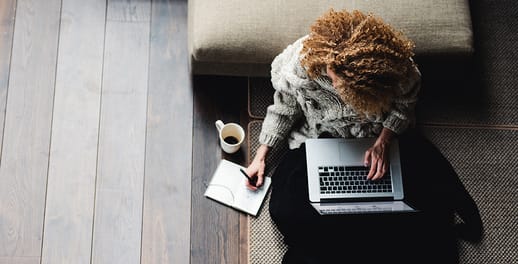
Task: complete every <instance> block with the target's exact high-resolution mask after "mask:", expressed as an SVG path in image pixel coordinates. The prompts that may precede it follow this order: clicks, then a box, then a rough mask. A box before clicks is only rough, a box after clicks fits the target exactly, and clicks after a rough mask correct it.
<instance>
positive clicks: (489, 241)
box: [249, 121, 518, 264]
mask: <svg viewBox="0 0 518 264" xmlns="http://www.w3.org/2000/svg"><path fill="white" fill-rule="evenodd" d="M260 128H261V121H252V122H251V123H250V124H249V134H250V139H249V140H250V143H251V145H250V146H251V148H250V151H251V153H250V154H251V155H254V153H255V150H256V149H257V147H258V144H257V143H255V144H254V143H253V142H257V139H258V135H259V132H260ZM423 131H425V132H424V133H425V135H426V136H427V138H429V139H430V140H431V141H432V142H433V143H434V144H435V145H436V146H437V147H438V148H439V149H440V150H441V151H442V152H443V154H444V155H445V157H446V158H448V160H450V162H451V163H452V165H453V166H454V168H455V169H456V171H457V173H458V174H459V178H460V179H461V181H462V182H463V183H464V185H465V186H466V189H467V190H468V192H469V193H470V194H471V195H472V197H473V199H474V200H475V201H476V203H477V205H478V206H479V209H480V213H481V215H482V221H483V223H484V228H485V234H484V238H483V240H482V241H481V242H480V243H475V244H473V243H468V242H465V241H460V245H459V254H460V260H461V261H460V263H473V264H475V263H495V264H496V263H502V264H504V263H516V261H518V221H517V220H518V207H516V204H517V202H518V178H517V177H516V175H518V166H517V164H518V156H517V155H510V154H511V153H517V152H518V145H517V144H512V143H513V142H518V131H515V130H494V129H474V128H444V127H424V128H423ZM510 143H511V144H510ZM284 151H286V148H283V149H278V150H276V151H275V152H274V153H272V155H271V156H270V158H269V160H268V162H267V164H270V167H269V170H268V171H269V174H270V175H271V172H272V171H273V168H274V167H275V166H276V164H277V163H278V162H279V160H280V158H281V157H282V153H283V152H284ZM249 220H250V221H249V223H250V234H249V242H250V263H252V264H256V263H257V264H259V263H280V261H281V259H282V255H283V254H284V252H285V250H286V247H285V245H284V244H283V241H282V235H281V234H280V233H279V232H278V230H277V229H276V227H275V225H274V223H273V222H272V220H271V218H270V215H269V212H268V201H267V202H266V203H265V206H264V207H263V208H262V211H261V213H260V214H259V216H258V217H256V218H249ZM264 252H268V254H264Z"/></svg>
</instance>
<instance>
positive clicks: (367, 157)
mask: <svg viewBox="0 0 518 264" xmlns="http://www.w3.org/2000/svg"><path fill="white" fill-rule="evenodd" d="M371 153H372V151H371V150H370V149H369V150H367V151H365V156H364V157H363V164H364V165H365V167H367V166H369V163H370V160H371Z"/></svg>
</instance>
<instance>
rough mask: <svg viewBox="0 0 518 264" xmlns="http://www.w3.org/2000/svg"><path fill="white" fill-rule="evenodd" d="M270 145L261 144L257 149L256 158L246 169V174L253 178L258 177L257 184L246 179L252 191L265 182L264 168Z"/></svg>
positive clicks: (247, 185)
mask: <svg viewBox="0 0 518 264" xmlns="http://www.w3.org/2000/svg"><path fill="white" fill-rule="evenodd" d="M268 150H269V147H268V146H266V145H261V146H260V147H259V149H258V150H257V152H256V154H255V157H254V160H253V161H252V163H250V165H249V166H248V168H246V169H245V172H246V174H248V176H249V177H250V178H252V179H254V178H257V181H256V184H255V186H254V185H252V184H251V183H250V182H249V181H246V187H247V188H248V189H250V190H252V191H256V190H257V189H258V188H259V187H261V186H262V185H263V182H264V170H265V167H266V163H265V160H266V154H267V153H268Z"/></svg>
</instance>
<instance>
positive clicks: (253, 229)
mask: <svg viewBox="0 0 518 264" xmlns="http://www.w3.org/2000/svg"><path fill="white" fill-rule="evenodd" d="M261 124H262V121H251V122H250V123H248V134H249V137H248V139H249V142H248V146H249V148H248V149H249V153H248V155H249V157H248V160H249V161H251V160H252V159H253V157H254V155H255V152H256V151H257V149H258V148H259V133H260V132H261ZM285 143H286V142H282V144H279V147H276V148H274V149H272V150H271V151H270V153H269V155H268V156H267V157H266V166H267V167H266V171H265V174H266V175H267V177H271V176H272V173H273V171H274V169H275V167H276V166H277V164H278V163H279V161H280V160H281V158H282V155H283V154H284V153H286V151H287V150H288V146H287V144H285ZM270 193H271V191H270V192H268V194H267V197H266V200H265V201H264V204H263V206H262V208H261V211H260V212H259V214H258V215H257V216H256V217H251V216H249V217H248V227H249V237H248V241H249V263H250V264H265V263H271V264H274V263H281V261H282V256H283V255H284V252H286V250H287V248H286V246H285V245H284V242H283V237H282V234H281V233H280V232H279V231H278V230H277V228H276V227H275V224H274V223H273V222H272V219H271V218H270V213H269V212H268V208H269V202H270ZM265 250H266V251H265ZM265 252H268V253H267V254H265Z"/></svg>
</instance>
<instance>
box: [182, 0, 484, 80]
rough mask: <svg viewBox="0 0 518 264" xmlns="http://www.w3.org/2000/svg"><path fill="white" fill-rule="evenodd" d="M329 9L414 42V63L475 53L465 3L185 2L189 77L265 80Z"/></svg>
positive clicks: (412, 0) (345, 0)
mask: <svg viewBox="0 0 518 264" xmlns="http://www.w3.org/2000/svg"><path fill="white" fill-rule="evenodd" d="M330 8H333V9H335V10H341V9H343V8H345V9H348V10H353V9H358V10H361V11H364V12H372V13H374V14H377V15H379V16H380V17H382V18H383V19H384V20H385V21H386V22H388V23H389V24H391V25H393V26H394V27H395V28H398V29H400V30H401V31H403V32H404V33H405V34H406V35H407V36H408V37H409V38H410V39H412V40H414V41H415V43H416V56H417V57H435V56H437V55H445V56H450V55H455V56H456V57H469V56H471V55H472V53H473V50H474V48H473V32H472V26H471V25H472V24H471V16H470V9H469V3H468V0H433V1H431V0H419V1H416V0H325V1H301V0H286V1H280V0H249V1H240V0H214V1H202V0H190V1H189V6H188V37H189V39H188V42H189V44H188V45H189V55H190V62H191V69H192V73H193V74H197V75H201V74H208V75H230V76H262V77H267V76H268V75H269V71H270V63H271V61H272V60H273V58H274V57H275V56H276V55H277V54H278V53H280V52H281V51H282V50H283V49H284V48H285V47H286V46H287V45H288V44H290V43H292V42H293V41H295V40H296V39H298V38H300V37H301V36H303V35H306V34H307V33H308V31H309V26H310V25H311V23H312V22H313V21H314V20H315V19H316V18H317V17H319V16H320V15H321V14H323V13H324V12H325V11H327V10H329V9H330Z"/></svg>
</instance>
